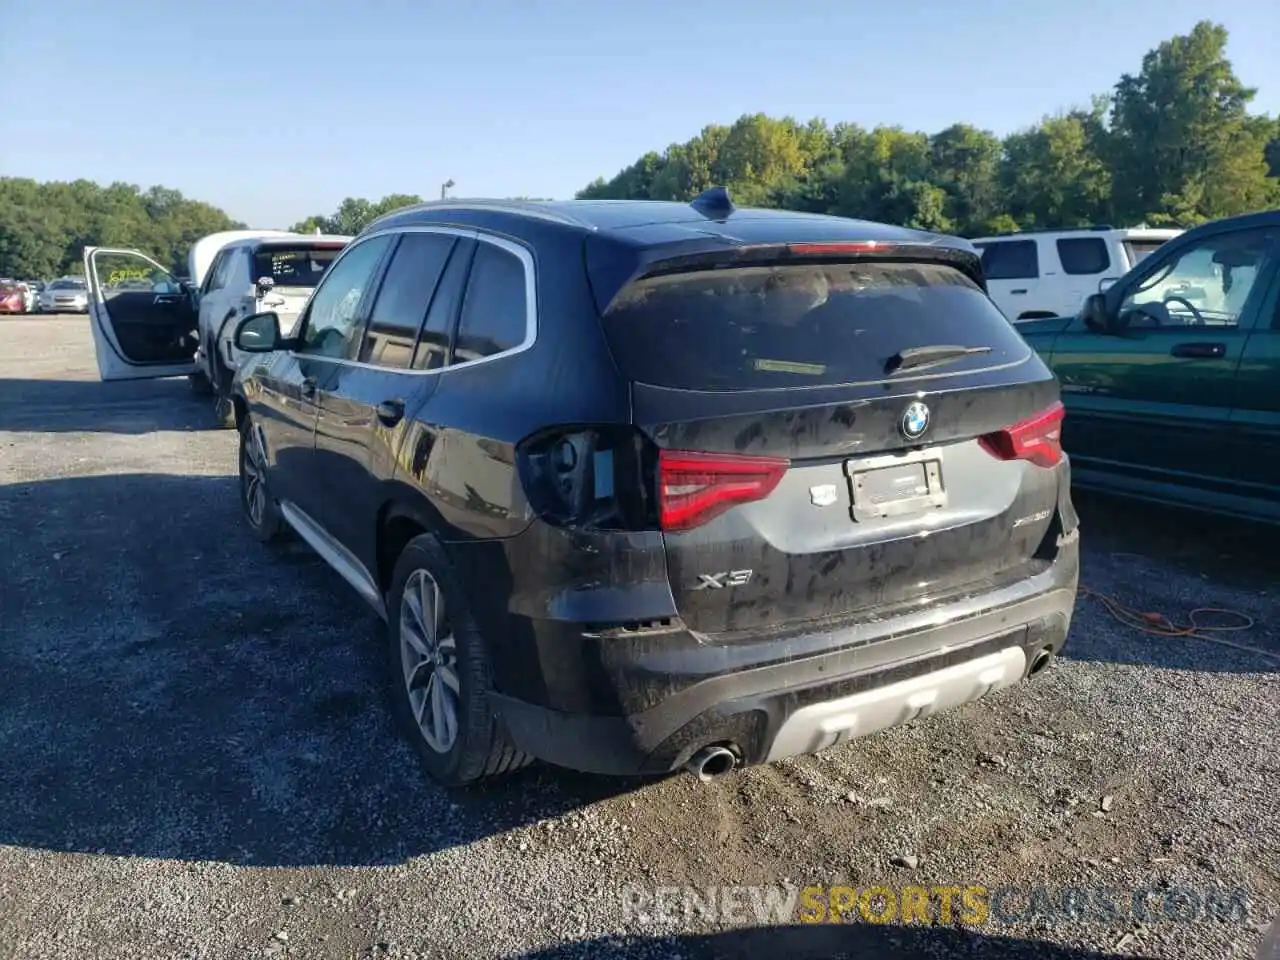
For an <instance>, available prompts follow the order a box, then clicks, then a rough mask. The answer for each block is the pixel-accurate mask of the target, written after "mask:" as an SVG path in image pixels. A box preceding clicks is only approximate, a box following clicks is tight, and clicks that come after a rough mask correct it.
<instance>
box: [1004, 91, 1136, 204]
mask: <svg viewBox="0 0 1280 960" xmlns="http://www.w3.org/2000/svg"><path fill="white" fill-rule="evenodd" d="M1105 110H1106V104H1105V101H1101V100H1100V101H1098V102H1096V103H1095V104H1094V105H1093V107H1092V109H1090V110H1073V111H1071V112H1069V113H1064V114H1059V115H1058V116H1056V117H1046V118H1045V119H1044V120H1042V121H1041V122H1040V123H1039V124H1038V125H1037V126H1034V127H1032V128H1030V129H1029V130H1023V131H1020V132H1018V133H1014V134H1010V135H1009V136H1008V137H1006V138H1005V141H1004V159H1003V162H1002V163H1001V166H1000V183H1001V187H1002V189H1001V193H1002V195H1003V197H1004V201H1003V210H1001V211H1000V213H1003V214H1007V215H1008V216H1009V217H1011V218H1012V219H1013V220H1014V221H1015V222H1016V223H1019V224H1021V225H1022V226H1023V227H1041V228H1046V227H1047V228H1054V227H1078V226H1088V225H1089V224H1095V223H1104V222H1107V221H1108V220H1109V219H1111V214H1112V208H1111V184H1112V176H1111V170H1110V168H1109V167H1108V166H1107V163H1106V160H1105V159H1104V152H1105V150H1106V137H1107V132H1106V129H1105V127H1104V125H1103V116H1104V113H1105ZM997 216H998V214H997ZM988 219H990V218H988Z"/></svg>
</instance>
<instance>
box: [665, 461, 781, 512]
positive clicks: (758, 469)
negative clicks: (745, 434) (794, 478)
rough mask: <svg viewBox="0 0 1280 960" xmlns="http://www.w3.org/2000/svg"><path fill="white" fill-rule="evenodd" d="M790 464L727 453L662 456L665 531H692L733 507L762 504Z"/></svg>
mask: <svg viewBox="0 0 1280 960" xmlns="http://www.w3.org/2000/svg"><path fill="white" fill-rule="evenodd" d="M790 465H791V461H789V460H786V459H783V458H780V457H744V456H738V455H735V454H723V453H690V452H688V451H684V450H661V451H659V452H658V516H659V518H660V521H661V525H662V529H663V530H689V529H691V528H693V527H697V526H700V525H701V524H704V523H706V522H707V521H708V520H711V519H712V518H713V517H717V516H719V515H720V514H722V513H724V512H725V511H726V510H728V509H729V508H730V507H735V506H737V505H738V504H740V503H750V502H751V501H753V500H763V499H764V498H765V497H767V496H768V495H769V494H770V493H772V492H773V490H774V488H775V487H776V486H777V485H778V483H779V482H780V481H781V480H782V476H783V474H785V473H786V472H787V468H788V467H789V466H790Z"/></svg>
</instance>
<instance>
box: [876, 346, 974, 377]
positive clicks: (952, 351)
mask: <svg viewBox="0 0 1280 960" xmlns="http://www.w3.org/2000/svg"><path fill="white" fill-rule="evenodd" d="M990 352H991V348H990V347H963V346H959V345H957V344H950V343H934V344H929V345H928V346H924V347H907V348H906V349H904V350H899V351H898V352H897V353H895V354H894V355H893V356H892V357H890V358H889V359H888V360H887V361H886V362H885V365H884V372H885V373H886V374H887V375H889V376H893V374H895V373H901V372H902V371H903V370H919V369H920V368H921V367H932V366H934V365H935V364H940V363H950V362H951V361H952V360H959V359H960V358H961V357H971V356H973V355H974V354H976V353H990Z"/></svg>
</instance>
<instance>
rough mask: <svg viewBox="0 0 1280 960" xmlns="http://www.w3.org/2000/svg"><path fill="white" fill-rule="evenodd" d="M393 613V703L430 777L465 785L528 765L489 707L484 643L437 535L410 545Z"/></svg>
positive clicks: (394, 583) (394, 587)
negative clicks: (436, 537)
mask: <svg viewBox="0 0 1280 960" xmlns="http://www.w3.org/2000/svg"><path fill="white" fill-rule="evenodd" d="M387 611H388V616H387V636H388V643H387V654H388V657H387V662H388V667H389V673H390V678H391V697H392V703H393V706H394V709H395V712H396V717H397V719H398V720H399V722H400V724H401V726H402V727H403V729H404V731H405V733H406V735H407V736H408V737H409V738H410V742H411V743H412V744H413V746H414V749H416V750H417V752H418V756H419V757H420V758H421V760H422V764H423V766H424V767H425V768H426V770H427V772H428V773H429V774H430V775H431V777H432V778H433V779H435V780H437V781H439V782H440V783H443V784H445V785H447V786H462V785H464V784H469V783H475V782H477V781H479V780H483V779H487V778H489V777H495V776H499V775H501V774H504V773H509V772H511V771H513V770H516V769H519V768H520V767H523V766H525V765H526V764H528V763H529V762H530V761H531V760H532V759H533V758H532V757H530V756H529V755H528V754H525V753H521V752H520V751H519V750H517V749H516V748H515V746H514V745H512V743H511V740H510V738H509V737H508V736H507V733H506V730H505V729H503V727H502V723H501V721H500V720H499V719H498V718H497V716H496V715H495V714H494V712H493V708H492V706H491V705H490V701H489V690H490V670H489V658H488V653H487V651H486V648H485V644H484V639H483V638H482V637H481V636H480V632H479V630H478V629H477V628H476V625H475V622H474V620H473V619H472V617H471V614H470V612H469V611H468V610H467V605H466V596H465V594H464V592H463V591H462V588H461V585H460V584H459V582H458V579H457V575H456V573H455V572H454V570H453V568H452V567H451V566H450V564H449V561H448V558H447V557H446V556H445V553H444V550H443V548H442V547H441V546H440V544H439V542H438V541H437V540H436V539H435V537H433V536H431V535H429V534H424V535H422V536H418V537H414V539H412V540H410V541H409V545H408V546H407V547H405V549H404V552H403V553H402V554H401V555H400V560H399V561H398V562H397V563H396V569H395V573H394V574H393V575H392V578H391V590H390V591H389V593H388V595H387Z"/></svg>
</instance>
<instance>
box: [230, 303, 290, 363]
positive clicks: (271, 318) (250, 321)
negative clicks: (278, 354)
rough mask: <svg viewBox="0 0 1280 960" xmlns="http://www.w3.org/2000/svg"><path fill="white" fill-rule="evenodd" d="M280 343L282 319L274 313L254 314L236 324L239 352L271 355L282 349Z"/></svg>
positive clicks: (236, 343) (236, 342)
mask: <svg viewBox="0 0 1280 960" xmlns="http://www.w3.org/2000/svg"><path fill="white" fill-rule="evenodd" d="M280 342H281V338H280V318H279V317H278V316H277V315H276V314H275V313H274V312H267V313H252V314H250V315H249V316H247V317H245V318H244V319H243V320H241V321H240V322H239V323H237V324H236V335H235V340H234V343H235V345H236V349H237V350H243V351H244V352H245V353H270V352H271V351H272V350H278V349H279V348H280Z"/></svg>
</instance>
